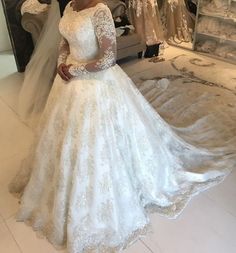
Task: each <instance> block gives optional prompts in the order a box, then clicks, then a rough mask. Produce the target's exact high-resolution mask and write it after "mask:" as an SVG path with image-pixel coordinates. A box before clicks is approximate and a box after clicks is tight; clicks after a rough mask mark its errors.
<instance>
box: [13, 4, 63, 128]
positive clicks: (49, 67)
mask: <svg viewBox="0 0 236 253" xmlns="http://www.w3.org/2000/svg"><path fill="white" fill-rule="evenodd" d="M59 21H60V12H59V6H58V2H57V1H56V0H52V3H51V5H50V10H49V14H48V18H47V21H46V22H45V25H44V27H43V30H42V32H41V34H40V38H39V40H38V41H37V44H36V47H35V50H34V53H33V55H32V57H31V59H30V62H29V63H28V65H27V67H26V70H25V74H24V82H23V84H22V88H21V90H20V94H19V99H18V113H19V115H20V117H21V118H22V119H23V120H27V121H29V123H30V124H34V122H31V121H32V117H34V116H35V115H37V114H38V113H42V111H43V108H44V106H45V104H46V101H47V98H48V94H49V92H50V89H51V87H52V83H53V78H54V76H55V72H56V62H57V58H58V45H59V41H60V38H61V35H60V33H59V30H58V24H59Z"/></svg>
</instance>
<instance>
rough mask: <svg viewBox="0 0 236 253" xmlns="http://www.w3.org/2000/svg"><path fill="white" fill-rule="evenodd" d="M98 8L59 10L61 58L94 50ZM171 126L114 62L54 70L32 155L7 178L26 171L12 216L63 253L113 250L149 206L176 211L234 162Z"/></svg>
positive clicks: (139, 224)
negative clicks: (85, 69)
mask: <svg viewBox="0 0 236 253" xmlns="http://www.w3.org/2000/svg"><path fill="white" fill-rule="evenodd" d="M99 8H101V9H103V10H104V11H106V12H108V9H107V7H105V5H103V4H98V5H96V6H95V7H92V8H89V9H86V10H83V11H81V12H78V13H77V12H73V11H72V9H71V8H70V10H69V11H68V12H67V13H66V15H65V16H64V17H63V18H62V20H61V23H60V30H61V32H62V34H63V36H64V37H66V39H67V40H68V43H69V45H70V48H71V49H72V50H70V54H69V56H68V58H67V63H68V64H69V63H74V62H75V61H77V62H78V63H81V59H82V62H83V63H84V62H85V61H88V62H89V61H90V60H91V59H93V57H96V56H97V55H99V47H98V43H97V41H96V39H95V38H96V37H95V36H96V35H95V34H96V33H95V31H94V26H92V25H91V20H92V17H93V16H94V13H95V12H96V11H97V9H99ZM81 18H83V23H82V26H81ZM97 22H99V20H97ZM109 27H111V26H110V25H109ZM112 29H114V30H115V28H114V26H113V27H112ZM114 34H115V33H114ZM114 36H115V35H114ZM82 42H83V43H82ZM76 45H79V47H77V46H76ZM81 57H82V58H81ZM200 130H201V129H198V131H199V133H201V131H200ZM177 132H179V133H181V136H185V130H184V129H178V128H174V129H172V128H171V126H169V125H168V124H167V123H166V122H165V121H164V120H163V119H162V118H161V117H160V116H159V115H158V114H157V113H156V111H155V110H154V109H153V108H152V107H151V106H150V105H149V103H148V102H147V101H146V100H145V99H144V97H143V96H142V95H141V93H140V92H139V91H138V89H137V88H136V87H135V85H134V84H133V83H132V81H131V80H130V79H129V77H128V76H127V75H126V74H125V73H124V72H123V71H122V70H121V69H120V67H119V66H117V65H115V66H113V67H110V68H108V69H105V70H102V71H99V72H94V73H86V74H81V75H79V76H78V77H76V78H74V79H72V80H71V81H70V82H69V83H66V82H65V81H63V80H62V79H61V78H60V77H59V76H58V75H57V77H56V79H55V81H54V84H53V87H52V90H51V93H50V96H49V99H48V102H47V105H46V109H45V111H44V113H43V115H42V118H41V122H40V126H39V129H38V132H37V138H36V145H35V153H34V155H33V163H31V165H30V166H29V164H28V167H25V168H24V169H23V170H22V171H20V172H19V174H18V175H17V177H16V178H15V180H14V181H13V182H12V185H11V191H12V192H15V193H16V192H18V193H20V192H21V191H22V190H23V189H24V187H25V185H26V184H27V181H28V178H30V179H29V182H28V184H27V186H26V188H25V191H24V194H23V196H22V201H21V208H20V211H19V213H18V219H19V220H21V221H27V222H29V223H30V224H31V225H32V226H33V228H34V229H36V230H38V231H41V232H42V234H44V235H45V236H46V237H47V239H48V240H49V241H50V242H51V243H52V244H54V245H55V246H57V247H63V246H66V247H67V248H68V251H69V252H70V253H102V252H103V253H104V252H105V253H114V252H120V251H121V249H123V248H125V247H126V246H127V245H128V244H129V243H131V242H133V241H135V240H137V238H138V237H139V236H141V235H142V234H144V233H146V232H147V230H148V224H149V218H148V215H147V213H148V211H156V212H158V213H159V214H160V215H164V216H166V217H168V218H175V217H177V216H178V215H179V214H180V212H181V211H182V210H183V208H184V207H185V205H186V204H187V202H188V201H189V200H190V199H191V197H192V196H193V195H195V194H197V193H199V192H200V191H202V190H205V189H207V188H208V187H210V186H213V185H215V184H216V183H218V182H220V181H221V180H223V178H224V177H225V176H226V175H227V174H228V173H229V169H231V167H232V166H233V162H234V160H233V158H234V159H235V154H233V153H232V150H230V146H229V147H224V148H223V147H219V146H218V147H215V148H214V147H212V148H211V150H208V149H206V148H203V147H201V141H203V142H204V141H205V140H202V139H201V138H200V140H199V141H198V146H193V145H191V144H190V142H189V143H187V142H186V141H184V139H182V138H180V137H179V135H177ZM203 136H204V134H203ZM186 137H187V139H189V140H190V139H191V138H190V137H191V135H190V131H189V129H187V130H186ZM195 137H196V136H195ZM205 137H206V136H205ZM231 159H232V160H231ZM29 160H30V159H29ZM27 162H28V161H27V160H26V162H25V163H24V165H25V166H26V165H27ZM30 168H32V169H33V170H32V174H31V176H30V171H31V170H30Z"/></svg>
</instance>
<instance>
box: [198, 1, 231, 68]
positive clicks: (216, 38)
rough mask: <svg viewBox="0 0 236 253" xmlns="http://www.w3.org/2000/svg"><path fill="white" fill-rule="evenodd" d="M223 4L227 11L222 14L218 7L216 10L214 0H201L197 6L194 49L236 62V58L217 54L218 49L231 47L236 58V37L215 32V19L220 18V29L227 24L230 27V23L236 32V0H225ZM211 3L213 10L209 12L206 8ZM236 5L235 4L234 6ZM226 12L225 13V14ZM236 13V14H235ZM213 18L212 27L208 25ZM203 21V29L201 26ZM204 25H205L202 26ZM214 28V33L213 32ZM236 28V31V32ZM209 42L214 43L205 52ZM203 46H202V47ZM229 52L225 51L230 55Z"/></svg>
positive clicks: (226, 26)
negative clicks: (234, 10) (235, 10)
mask: <svg viewBox="0 0 236 253" xmlns="http://www.w3.org/2000/svg"><path fill="white" fill-rule="evenodd" d="M222 4H224V5H225V6H226V7H227V11H226V12H225V13H222V14H220V13H219V12H217V9H216V10H215V12H214V8H213V7H214V0H199V1H198V6H197V15H196V24H195V34H194V41H193V49H194V50H196V51H199V52H201V53H204V54H207V55H210V56H213V57H214V58H217V59H223V60H225V61H227V62H231V63H232V62H233V63H236V60H232V59H228V58H226V56H225V57H223V56H219V55H217V51H218V50H219V49H221V48H227V47H228V48H229V49H230V51H231V52H233V53H234V52H235V59H236V39H232V38H230V35H224V34H221V35H218V34H215V33H214V30H215V27H214V26H215V25H217V22H216V23H214V22H215V21H214V20H219V29H220V30H222V27H224V26H225V29H228V27H229V24H230V29H233V33H235V34H236V16H235V17H232V16H230V15H233V9H236V0H227V1H226V0H225V1H224V2H223V0H222ZM209 5H211V8H212V10H211V11H210V10H209V12H207V11H206V10H204V8H205V7H206V6H209ZM233 5H234V6H233ZM223 14H225V15H223ZM235 15H236V14H235ZM204 19H205V20H206V31H204V23H202V22H203V20H204ZM211 19H212V22H213V26H212V28H211V24H209V26H208V27H207V22H210V21H211ZM200 23H201V29H200V28H199V27H200ZM202 25H203V27H202ZM211 29H212V33H211ZM234 29H235V32H234ZM207 43H208V44H209V47H210V46H211V45H214V47H212V49H209V50H208V52H207V53H206V52H204V49H205V47H206V45H207ZM201 46H202V48H201ZM230 51H229V52H230ZM229 52H225V55H228V53H229ZM233 58H234V57H233Z"/></svg>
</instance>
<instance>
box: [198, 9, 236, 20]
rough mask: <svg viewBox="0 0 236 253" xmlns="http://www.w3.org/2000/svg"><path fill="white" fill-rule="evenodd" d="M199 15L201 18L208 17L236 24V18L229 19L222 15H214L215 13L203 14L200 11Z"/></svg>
mask: <svg viewBox="0 0 236 253" xmlns="http://www.w3.org/2000/svg"><path fill="white" fill-rule="evenodd" d="M199 15H200V16H207V17H212V18H217V19H223V20H225V21H229V22H236V16H235V17H229V16H228V15H227V16H222V15H220V14H214V13H210V12H208V13H207V12H202V11H199Z"/></svg>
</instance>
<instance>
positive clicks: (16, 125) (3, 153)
mask: <svg viewBox="0 0 236 253" xmlns="http://www.w3.org/2000/svg"><path fill="white" fill-rule="evenodd" d="M182 52H184V51H181V50H180V49H176V48H169V49H168V50H166V53H165V57H166V58H169V57H173V56H174V55H178V54H180V53H182ZM185 53H186V52H185ZM0 66H1V70H0V71H1V72H0V78H1V79H0V253H54V252H57V251H56V250H55V249H54V248H53V247H52V246H51V245H50V244H49V243H48V242H47V241H46V240H43V239H39V238H38V237H37V236H36V234H35V233H34V232H33V231H32V230H31V228H29V227H27V226H26V225H25V224H22V223H17V222H16V221H15V218H14V217H15V214H16V212H17V208H18V202H17V200H16V199H15V198H13V197H12V196H11V195H10V194H9V193H8V189H7V186H8V183H9V181H10V180H11V178H12V177H13V176H14V174H15V172H16V171H17V169H18V168H19V164H20V161H21V160H22V158H23V157H24V156H25V154H26V152H27V150H28V149H29V148H30V142H31V140H32V132H31V130H30V129H29V128H28V127H27V126H26V125H25V124H24V122H22V121H21V120H20V119H19V117H18V116H17V114H16V112H15V111H16V101H17V93H18V91H19V88H20V84H21V81H22V77H23V76H22V74H19V73H16V68H15V65H14V60H13V56H12V54H11V53H4V54H1V55H0ZM122 66H123V68H124V69H125V71H126V72H127V73H128V74H129V75H130V76H133V77H134V78H135V76H136V74H137V73H140V72H145V71H147V70H150V69H151V68H158V67H160V68H161V63H157V64H153V63H149V62H148V61H147V60H142V61H140V60H137V59H135V58H134V59H132V60H130V61H128V62H122ZM224 67H225V68H229V65H227V64H226V65H225V64H224V63H222V68H224ZM151 221H152V226H153V233H152V234H149V235H148V236H147V237H146V238H144V239H142V240H140V241H138V242H137V243H136V244H134V245H133V246H131V247H130V248H129V249H128V250H126V251H125V253H151V252H152V253H235V252H236V240H235V239H236V236H235V229H236V172H233V173H232V174H231V175H230V176H229V177H228V178H227V179H226V180H225V182H223V183H222V184H221V185H219V186H217V187H215V188H212V189H211V190H208V191H207V192H204V193H203V194H201V195H199V196H197V197H196V198H195V199H193V200H192V201H191V202H190V204H189V205H188V206H187V207H186V209H185V210H184V212H183V213H182V215H181V216H180V217H179V218H178V219H177V220H168V219H166V218H163V217H160V216H158V215H152V216H151ZM61 252H62V253H65V251H61Z"/></svg>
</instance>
